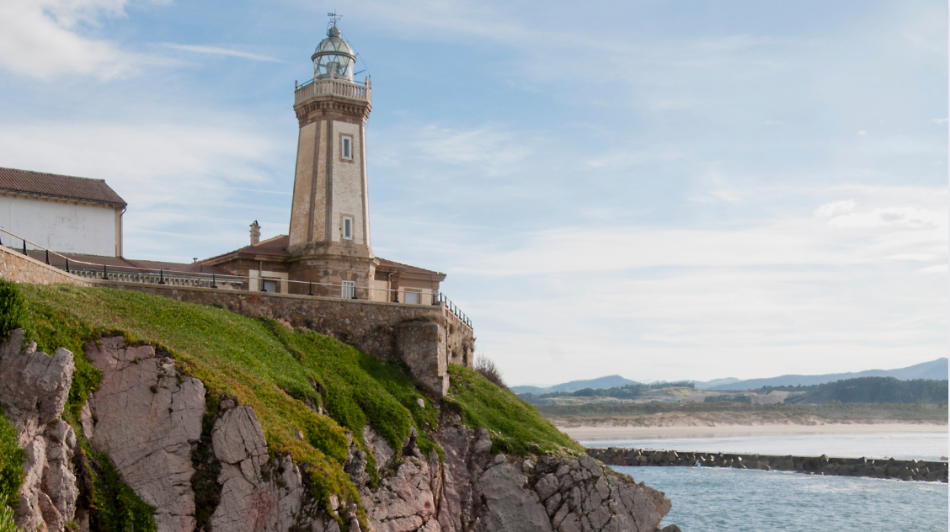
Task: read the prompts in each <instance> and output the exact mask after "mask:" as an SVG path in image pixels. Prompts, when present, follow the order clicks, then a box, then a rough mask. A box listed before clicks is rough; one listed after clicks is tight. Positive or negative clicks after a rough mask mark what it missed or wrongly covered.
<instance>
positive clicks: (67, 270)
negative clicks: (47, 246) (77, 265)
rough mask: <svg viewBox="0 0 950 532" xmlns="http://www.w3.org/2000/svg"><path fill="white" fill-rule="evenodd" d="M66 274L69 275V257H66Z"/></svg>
mask: <svg viewBox="0 0 950 532" xmlns="http://www.w3.org/2000/svg"><path fill="white" fill-rule="evenodd" d="M66 273H69V257H66Z"/></svg>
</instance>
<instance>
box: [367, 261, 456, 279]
mask: <svg viewBox="0 0 950 532" xmlns="http://www.w3.org/2000/svg"><path fill="white" fill-rule="evenodd" d="M376 260H378V261H379V267H380V269H393V270H402V271H404V272H406V273H410V274H412V273H415V274H420V275H441V276H443V277H444V276H445V274H444V273H442V272H434V271H432V270H426V269H425V268H419V267H417V266H410V265H408V264H403V263H401V262H396V261H392V260H386V259H384V258H381V257H376Z"/></svg>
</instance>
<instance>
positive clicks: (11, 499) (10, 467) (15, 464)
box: [0, 405, 26, 510]
mask: <svg viewBox="0 0 950 532" xmlns="http://www.w3.org/2000/svg"><path fill="white" fill-rule="evenodd" d="M3 411H4V407H3V406H2V405H0V499H2V500H3V501H4V502H5V505H9V506H10V507H11V508H14V507H16V505H17V503H18V502H19V498H18V496H17V493H18V492H19V491H20V484H21V483H22V482H23V460H25V459H26V453H25V452H23V450H22V449H20V447H19V446H17V432H16V427H14V426H13V423H11V422H10V420H8V419H7V418H6V417H5V416H4V415H3ZM0 510H2V508H0Z"/></svg>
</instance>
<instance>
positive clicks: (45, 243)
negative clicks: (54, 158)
mask: <svg viewBox="0 0 950 532" xmlns="http://www.w3.org/2000/svg"><path fill="white" fill-rule="evenodd" d="M125 208H126V203H125V200H123V199H122V198H121V197H119V195H118V194H116V193H115V191H114V190H112V189H111V188H109V185H107V184H106V182H105V181H104V180H102V179H87V178H84V177H72V176H66V175H56V174H44V173H40V172H30V171H27V170H16V169H13V168H0V228H2V229H5V230H7V231H10V232H11V233H14V234H16V235H18V236H20V237H22V238H25V239H26V240H28V241H30V242H34V243H36V244H37V245H39V246H42V247H44V248H47V249H50V250H52V251H60V252H66V253H81V254H85V255H100V256H107V257H119V256H122V214H123V213H124V212H125ZM0 239H2V242H3V244H4V245H7V246H19V245H22V243H21V242H20V241H18V240H17V239H12V238H11V237H10V236H9V235H7V234H6V233H3V232H0ZM28 247H30V248H32V247H33V246H28Z"/></svg>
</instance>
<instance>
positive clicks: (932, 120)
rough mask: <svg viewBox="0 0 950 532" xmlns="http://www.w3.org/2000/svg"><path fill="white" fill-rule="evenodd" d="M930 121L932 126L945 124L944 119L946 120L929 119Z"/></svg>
mask: <svg viewBox="0 0 950 532" xmlns="http://www.w3.org/2000/svg"><path fill="white" fill-rule="evenodd" d="M930 121H931V122H933V123H934V124H946V123H947V119H946V118H931V119H930Z"/></svg>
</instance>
